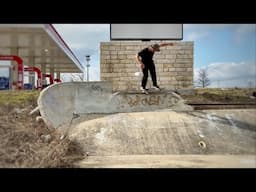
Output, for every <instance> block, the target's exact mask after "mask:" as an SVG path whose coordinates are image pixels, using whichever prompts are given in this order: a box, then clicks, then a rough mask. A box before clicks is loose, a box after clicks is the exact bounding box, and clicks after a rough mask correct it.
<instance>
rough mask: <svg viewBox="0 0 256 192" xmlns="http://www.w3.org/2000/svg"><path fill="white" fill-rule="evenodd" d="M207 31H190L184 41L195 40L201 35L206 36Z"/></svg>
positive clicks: (201, 36)
mask: <svg viewBox="0 0 256 192" xmlns="http://www.w3.org/2000/svg"><path fill="white" fill-rule="evenodd" d="M208 34H209V33H208V32H191V33H189V34H188V35H187V37H186V41H195V40H198V39H201V38H203V37H207V35H208Z"/></svg>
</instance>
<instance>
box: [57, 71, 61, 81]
mask: <svg viewBox="0 0 256 192" xmlns="http://www.w3.org/2000/svg"><path fill="white" fill-rule="evenodd" d="M57 79H60V72H59V71H58V72H57Z"/></svg>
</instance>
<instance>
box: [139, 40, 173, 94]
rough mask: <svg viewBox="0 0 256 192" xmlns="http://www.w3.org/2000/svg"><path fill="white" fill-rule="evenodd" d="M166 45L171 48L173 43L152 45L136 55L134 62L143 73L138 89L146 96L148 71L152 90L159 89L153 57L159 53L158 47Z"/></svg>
mask: <svg viewBox="0 0 256 192" xmlns="http://www.w3.org/2000/svg"><path fill="white" fill-rule="evenodd" d="M168 45H170V46H173V43H161V44H153V45H150V46H149V47H146V48H144V49H142V50H141V51H140V52H139V53H138V54H136V61H137V63H138V65H139V67H140V68H141V70H142V72H143V77H142V81H141V87H140V89H141V91H142V92H143V93H145V94H148V91H147V90H146V85H147V80H148V71H149V72H150V75H151V79H152V82H153V89H155V90H160V87H159V86H158V85H157V79H156V70H155V63H154V60H153V56H154V53H155V52H156V51H160V47H163V46H168Z"/></svg>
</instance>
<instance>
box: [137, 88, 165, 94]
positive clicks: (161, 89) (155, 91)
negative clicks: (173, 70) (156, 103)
mask: <svg viewBox="0 0 256 192" xmlns="http://www.w3.org/2000/svg"><path fill="white" fill-rule="evenodd" d="M146 91H147V93H145V92H143V91H141V93H142V94H146V95H148V94H152V93H160V92H163V91H164V88H160V90H155V89H153V88H149V89H146Z"/></svg>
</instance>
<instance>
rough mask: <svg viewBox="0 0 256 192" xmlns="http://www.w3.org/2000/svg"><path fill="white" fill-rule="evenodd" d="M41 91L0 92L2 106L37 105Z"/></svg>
mask: <svg viewBox="0 0 256 192" xmlns="http://www.w3.org/2000/svg"><path fill="white" fill-rule="evenodd" d="M39 93H40V92H39V91H30V90H29V91H27V90H26V91H25V90H24V91H18V90H17V91H16V90H11V91H0V105H26V104H32V105H35V104H36V102H37V98H38V96H39Z"/></svg>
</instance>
